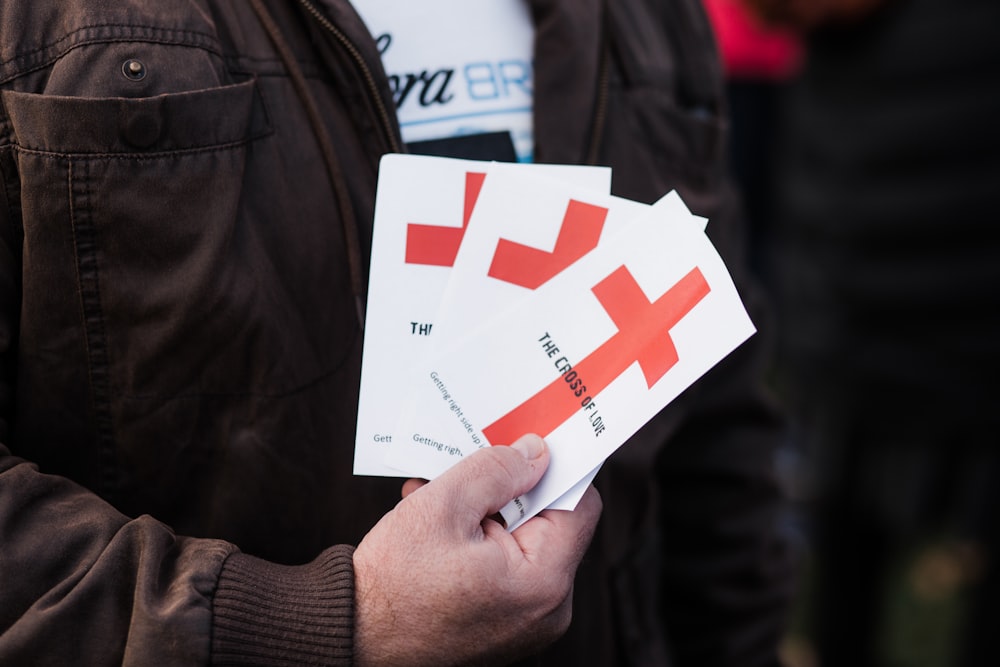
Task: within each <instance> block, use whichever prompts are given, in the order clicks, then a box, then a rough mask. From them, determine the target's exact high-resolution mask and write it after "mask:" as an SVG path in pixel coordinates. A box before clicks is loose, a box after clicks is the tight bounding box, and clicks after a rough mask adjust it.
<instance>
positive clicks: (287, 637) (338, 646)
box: [211, 546, 354, 667]
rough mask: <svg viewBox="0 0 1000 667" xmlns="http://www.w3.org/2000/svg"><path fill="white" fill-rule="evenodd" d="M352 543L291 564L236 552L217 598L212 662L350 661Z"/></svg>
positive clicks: (228, 562)
mask: <svg viewBox="0 0 1000 667" xmlns="http://www.w3.org/2000/svg"><path fill="white" fill-rule="evenodd" d="M353 554H354V547H350V546H336V547H333V548H331V549H328V550H326V551H324V552H323V553H322V554H321V555H320V556H319V557H318V558H317V559H316V560H314V561H313V562H311V563H308V564H306V565H298V566H294V567H290V566H286V565H275V564H274V563H270V562H268V561H265V560H261V559H259V558H254V557H253V556H248V555H246V554H242V553H239V552H237V553H234V554H232V555H231V556H229V558H227V559H226V562H225V563H224V564H223V566H222V572H221V574H220V575H219V585H218V588H217V589H216V592H215V598H214V601H213V604H212V625H213V627H212V658H211V664H213V665H255V666H258V667H265V666H266V667H277V666H282V667H283V666H285V665H287V666H289V667H291V666H292V665H295V666H298V665H350V664H351V663H352V661H353V658H354V561H353V558H352V556H353Z"/></svg>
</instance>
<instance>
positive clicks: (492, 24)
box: [353, 0, 534, 162]
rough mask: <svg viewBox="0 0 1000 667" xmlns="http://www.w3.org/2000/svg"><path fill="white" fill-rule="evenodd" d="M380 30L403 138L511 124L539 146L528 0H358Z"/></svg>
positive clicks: (518, 138) (522, 138)
mask: <svg viewBox="0 0 1000 667" xmlns="http://www.w3.org/2000/svg"><path fill="white" fill-rule="evenodd" d="M353 4H354V6H355V9H357V11H358V13H359V14H360V15H361V17H362V19H364V21H365V24H366V25H367V26H368V29H369V30H370V31H371V33H372V35H374V36H375V38H376V40H377V42H378V46H379V50H380V52H381V54H382V63H383V66H384V67H385V70H386V73H387V74H388V75H389V84H390V86H391V87H392V89H393V94H394V97H395V101H396V107H397V113H398V115H399V122H400V125H401V128H402V132H403V141H405V142H407V143H410V142H414V141H423V140H428V139H442V138H448V137H456V136H461V135H469V134H480V133H485V132H496V131H503V130H506V131H509V132H510V134H511V138H512V140H513V143H514V149H515V151H516V153H517V156H518V160H519V161H521V162H530V161H531V159H532V153H533V149H534V138H533V134H532V122H531V105H532V93H533V72H532V62H531V60H532V43H533V39H534V32H533V30H534V29H533V26H532V24H531V16H530V15H529V13H528V7H527V5H526V3H525V2H524V0H354V2H353Z"/></svg>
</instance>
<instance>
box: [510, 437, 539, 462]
mask: <svg viewBox="0 0 1000 667" xmlns="http://www.w3.org/2000/svg"><path fill="white" fill-rule="evenodd" d="M511 447H512V448H514V449H516V450H517V451H519V452H521V456H523V457H524V458H526V459H528V460H529V461H530V460H531V459H537V458H538V457H539V456H541V455H542V451H543V450H544V449H545V443H544V442H542V439H541V438H539V437H538V436H537V435H534V434H528V435H525V436H522V437H521V438H518V439H517V440H515V441H514V442H513V443H511Z"/></svg>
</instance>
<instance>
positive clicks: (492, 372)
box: [392, 197, 755, 530]
mask: <svg viewBox="0 0 1000 667" xmlns="http://www.w3.org/2000/svg"><path fill="white" fill-rule="evenodd" d="M488 213H489V212H488V210H487V209H485V208H484V209H482V210H481V211H477V215H487V214H488ZM497 224H503V223H502V222H497ZM451 307H452V308H455V307H459V308H460V307H462V304H456V303H453V304H451ZM754 331H755V329H754V327H753V324H752V323H751V322H750V319H749V317H748V316H747V314H746V311H745V309H744V307H743V304H742V301H741V300H740V297H739V295H738V293H737V292H736V288H735V286H734V285H733V283H732V279H731V277H730V276H729V273H728V270H727V269H726V267H725V265H724V263H723V261H722V259H721V258H720V257H719V255H718V253H717V252H716V251H715V248H714V247H713V246H712V244H711V242H710V241H709V239H708V238H707V237H706V236H705V234H704V232H703V231H702V230H701V229H700V225H698V224H692V222H691V216H690V215H689V214H687V212H686V209H684V208H683V206H680V207H678V206H677V200H676V197H665V198H664V199H663V200H661V201H660V202H658V203H657V204H656V205H654V206H653V207H651V208H649V209H648V210H647V211H646V212H644V213H642V214H640V215H639V217H638V218H637V219H636V220H635V221H634V222H633V223H632V224H631V225H629V227H628V229H627V230H625V232H624V233H621V234H617V235H615V236H614V237H612V238H610V239H608V241H607V242H606V243H603V242H602V243H601V244H600V245H599V246H598V247H597V248H596V249H594V250H593V251H591V252H590V253H588V254H586V255H585V256H584V257H583V258H582V259H580V260H578V261H577V262H575V263H574V264H573V265H572V266H570V267H569V268H567V269H566V270H565V271H563V272H562V273H559V274H558V275H557V276H555V277H554V278H552V279H551V280H549V281H548V282H546V283H545V284H544V285H542V286H541V287H539V288H538V289H537V290H535V291H534V292H533V293H532V294H531V295H530V296H529V297H528V298H525V299H522V300H520V301H518V303H517V304H516V305H515V306H513V307H512V308H511V309H508V310H507V311H504V312H501V313H497V314H496V316H495V317H494V318H493V319H492V321H491V323H490V325H489V326H485V327H480V328H478V329H477V330H476V331H475V333H474V334H472V335H470V336H467V337H465V338H463V339H461V341H457V342H455V343H454V344H452V345H450V346H449V347H448V348H447V349H445V350H440V351H439V354H437V355H436V356H435V357H434V360H433V362H432V363H430V364H428V365H426V366H425V367H424V368H423V370H422V377H420V378H418V379H417V380H416V382H417V383H418V384H417V385H416V386H417V389H418V390H420V393H419V398H418V402H417V406H416V408H415V409H414V410H413V411H412V412H410V413H409V415H408V417H409V422H408V428H406V429H405V430H404V431H403V432H404V433H406V434H407V435H406V437H405V438H403V439H401V441H399V442H396V443H395V444H394V445H393V446H392V449H393V450H394V455H395V454H396V452H395V450H399V452H398V454H399V456H401V457H409V458H412V459H414V460H413V461H411V462H408V464H409V463H413V464H414V465H416V464H417V463H416V460H417V459H419V460H420V465H425V466H427V468H426V469H425V470H424V472H426V473H427V474H426V475H424V476H427V477H433V476H435V475H436V474H437V473H439V472H441V471H442V470H443V469H445V468H446V467H448V466H450V465H451V464H453V463H454V462H455V461H457V460H459V459H460V458H461V457H462V456H464V455H466V454H467V453H468V452H470V451H473V450H474V449H476V448H478V447H482V446H487V445H497V444H509V443H510V442H511V441H513V440H514V439H515V438H517V437H519V436H520V435H521V434H523V433H526V432H534V433H538V434H539V435H541V436H543V437H544V438H545V439H546V441H547V442H548V444H549V447H550V449H551V453H552V461H551V464H550V467H549V469H548V471H547V472H546V474H545V476H544V477H543V478H542V481H541V482H540V483H539V485H538V486H536V487H535V488H534V489H533V490H532V491H530V492H529V493H527V494H525V495H523V496H521V497H520V498H517V499H515V500H514V501H513V502H512V503H510V504H509V505H508V506H507V507H505V508H504V509H503V512H502V513H503V515H504V518H505V519H506V521H507V524H508V528H509V529H511V530H513V529H514V528H516V527H517V526H518V525H520V523H522V522H523V521H525V520H527V519H528V518H530V517H531V516H534V515H535V514H537V513H538V512H539V511H541V510H542V509H545V508H546V507H549V506H551V504H552V503H553V502H554V501H556V500H557V499H559V498H560V497H561V496H563V494H565V493H566V491H567V490H568V489H570V488H571V487H573V486H574V485H576V484H578V483H579V481H580V480H581V479H583V478H584V477H585V476H586V475H588V474H589V473H590V472H591V471H593V470H594V469H595V468H596V467H597V466H599V465H600V464H601V463H602V462H603V461H604V459H605V458H607V456H609V455H610V454H611V453H612V452H613V451H614V450H615V449H617V448H618V447H619V446H620V445H621V444H622V443H624V442H625V441H626V440H627V439H628V438H629V437H630V436H631V435H632V434H633V433H635V431H637V430H638V429H639V428H640V427H641V426H642V425H643V424H644V423H645V422H646V421H647V420H648V419H650V418H651V417H653V416H654V415H655V414H656V413H657V412H659V411H660V410H661V409H662V408H663V407H664V406H665V405H667V404H668V403H669V402H670V401H671V400H673V399H674V398H675V397H676V396H677V395H678V394H680V393H681V392H682V391H683V390H684V389H685V388H687V387H688V386H689V385H690V384H691V383H693V382H694V381H695V380H697V379H698V378H699V377H700V376H701V375H703V374H704V373H705V372H706V371H707V370H708V369H709V368H711V367H712V366H713V365H715V364H716V363H717V362H718V361H719V360H721V359H722V358H723V357H725V356H726V355H727V354H729V353H730V352H731V351H732V350H733V349H735V348H736V347H737V346H738V345H740V344H741V343H742V342H743V341H744V340H746V338H748V337H749V336H750V335H752V334H753V332H754ZM420 383H422V385H423V387H422V389H421V387H420ZM418 453H419V454H418ZM428 456H430V457H431V458H428Z"/></svg>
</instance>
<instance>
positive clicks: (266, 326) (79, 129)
mask: <svg viewBox="0 0 1000 667" xmlns="http://www.w3.org/2000/svg"><path fill="white" fill-rule="evenodd" d="M265 4H266V5H267V6H268V8H269V13H270V15H271V16H273V18H274V20H275V22H276V24H277V26H276V28H277V30H272V31H270V33H269V31H268V30H266V29H265V27H264V26H263V24H262V22H261V20H260V19H259V17H258V16H257V15H256V13H255V12H254V11H253V10H252V9H251V5H250V3H248V2H245V1H243V0H155V1H154V0H122V1H121V2H116V3H107V2H103V1H101V0H10V1H6V2H3V3H2V4H0V179H2V180H0V442H2V443H3V445H0V664H3V665H8V664H9V665H22V664H33V665H35V664H53V665H63V664H95V665H98V664H120V663H121V664H135V665H174V664H176V665H190V664H208V663H213V664H215V663H219V664H221V663H226V664H238V663H243V662H246V663H251V664H297V663H301V664H307V663H309V664H311V663H312V662H320V661H329V662H335V663H338V664H349V663H350V662H351V645H352V630H353V572H352V569H351V547H349V546H331V545H350V544H355V543H357V541H358V540H359V539H360V538H361V537H362V536H363V535H364V533H365V532H366V531H367V529H368V528H369V527H370V526H371V525H372V524H373V523H374V522H375V521H376V520H377V519H378V518H379V517H380V516H381V515H382V514H383V513H384V512H386V511H387V510H388V509H389V508H391V507H392V505H393V504H394V503H395V502H396V500H397V499H398V497H399V495H398V494H399V482H398V480H383V479H372V478H355V477H353V476H352V474H351V459H352V455H353V435H354V424H355V415H356V409H357V391H358V376H359V361H360V351H361V342H362V334H361V330H360V327H359V325H358V314H357V308H356V305H357V301H358V299H359V298H360V299H363V291H364V285H363V282H364V281H363V277H364V276H366V275H367V259H366V258H367V256H368V251H369V243H370V236H371V228H370V225H371V219H372V204H373V196H374V190H375V179H376V167H377V162H378V158H379V156H380V155H382V154H383V153H385V152H387V151H400V150H404V148H403V147H402V146H401V144H400V139H399V134H398V127H397V122H396V120H395V114H394V112H393V108H394V107H393V102H392V97H391V94H390V92H389V89H388V86H387V84H386V79H385V75H384V73H383V72H382V69H381V66H380V63H379V58H378V53H377V51H376V48H375V44H374V43H373V41H372V39H371V37H370V35H369V34H368V33H367V31H366V30H365V28H364V26H363V24H362V23H361V22H360V21H359V19H358V18H357V16H356V15H355V14H354V12H353V10H352V9H351V7H350V6H349V4H348V3H347V2H344V1H343V0H268V1H267V2H266V3H265ZM531 7H532V12H533V15H534V19H535V22H536V27H537V40H536V57H535V67H536V71H535V90H536V94H535V105H536V109H535V131H536V142H537V143H536V159H537V160H538V161H545V162H597V163H602V164H609V165H612V166H613V167H614V170H615V171H614V177H615V190H616V193H617V194H620V195H623V196H626V197H631V198H636V199H642V200H646V201H652V200H653V199H655V198H657V197H659V196H660V195H662V194H663V193H665V192H667V191H668V190H670V189H671V188H675V187H676V188H678V189H679V190H680V191H681V193H682V195H683V196H684V197H685V199H686V201H687V202H688V204H689V205H690V206H691V207H692V208H693V209H695V210H696V211H697V212H698V213H700V214H702V215H706V216H708V217H710V218H711V219H712V222H711V223H710V225H709V229H710V233H711V234H712V236H713V238H714V240H715V242H716V243H717V244H718V245H719V246H720V247H721V248H722V249H723V251H724V252H726V253H728V255H729V259H730V262H731V263H733V264H734V265H735V266H736V268H737V271H738V270H739V269H738V264H739V262H738V261H737V248H738V244H737V242H738V238H737V237H738V226H737V225H738V221H737V219H736V217H735V209H734V207H733V200H732V198H731V197H730V196H729V193H728V192H727V191H726V183H725V179H724V178H723V169H724V166H723V165H722V160H721V155H722V140H723V133H722V121H721V118H720V107H721V103H720V99H719V73H718V69H717V67H716V64H715V61H714V58H713V56H712V51H711V40H710V36H709V34H708V27H707V24H706V23H705V22H704V20H703V18H702V16H701V14H700V9H699V8H698V6H697V3H694V2H688V1H674V2H653V1H651V0H649V1H645V0H635V1H629V2H622V1H618V2H610V3H603V2H601V1H600V0H531ZM276 35H278V36H280V37H281V39H282V40H284V41H285V42H286V43H287V44H288V45H289V46H290V49H291V52H292V54H293V55H292V57H291V58H285V59H283V58H282V57H280V54H279V51H278V50H276V48H275V41H274V39H275V36H276ZM136 63H137V64H136ZM292 75H301V79H300V81H301V82H303V84H304V85H302V86H298V87H297V86H296V78H295V77H294V76H292ZM310 105H311V106H312V107H313V111H314V112H315V113H314V114H313V115H312V120H310V113H309V108H310ZM747 296H748V297H750V301H751V308H752V310H753V309H754V308H755V304H754V301H753V298H752V295H751V293H750V292H747ZM757 319H758V324H759V325H761V324H765V323H764V322H761V321H760V318H759V317H758V318H757ZM762 343H763V337H760V336H758V337H756V338H755V339H754V340H752V341H751V343H749V344H748V345H746V346H744V348H742V349H741V350H740V351H739V352H737V353H736V354H734V355H733V356H732V357H731V358H730V359H728V360H727V361H726V362H725V363H724V364H723V366H721V367H720V368H718V369H717V370H715V371H713V372H712V373H710V374H709V376H708V377H707V378H706V379H705V380H704V381H702V382H701V383H700V384H699V385H698V387H697V388H694V389H693V390H691V391H689V392H687V393H686V394H685V395H684V396H682V397H681V399H679V400H678V401H677V402H676V404H675V406H673V407H671V408H670V409H668V410H667V411H666V412H665V413H664V414H663V415H662V416H661V417H660V418H659V419H657V420H656V421H655V422H654V423H653V424H651V425H650V427H648V428H647V429H645V430H644V431H643V432H642V433H641V434H640V435H639V436H637V437H636V438H635V439H634V440H633V441H632V442H630V443H629V444H627V445H626V446H625V447H624V448H623V449H622V450H621V452H620V453H619V454H618V455H616V456H615V457H614V459H613V460H612V461H611V462H609V464H608V465H607V466H606V468H605V470H604V472H602V475H601V480H600V486H601V487H602V493H603V495H604V500H605V506H606V510H605V516H604V519H603V521H602V527H601V529H600V531H599V534H598V536H597V537H596V539H595V542H594V545H593V548H592V552H591V553H592V555H591V556H590V557H589V558H588V559H587V560H586V562H585V563H584V565H583V567H582V569H581V573H580V577H579V579H578V585H577V593H576V595H577V608H576V612H575V619H576V620H575V623H574V626H573V628H571V630H570V632H569V634H568V635H567V637H566V638H565V639H564V640H562V641H561V642H560V643H558V644H557V645H556V646H555V647H553V649H552V650H551V656H552V659H553V660H554V661H556V662H555V664H571V661H574V660H575V661H576V663H575V664H607V665H615V664H630V663H634V664H665V661H666V659H667V658H666V656H667V651H668V646H669V651H672V652H673V653H674V655H675V656H676V657H677V658H678V663H680V664H687V660H688V659H690V664H697V665H714V664H739V665H742V666H750V665H757V664H771V663H773V661H774V649H775V643H776V640H777V637H778V634H779V632H780V629H781V621H782V617H783V612H784V604H785V601H786V597H787V596H786V578H785V577H786V573H787V570H786V559H785V552H784V551H783V549H782V548H781V545H782V541H781V539H780V534H779V533H778V531H777V517H778V515H777V509H778V507H779V503H778V498H779V496H778V493H777V490H776V485H775V482H774V479H773V474H772V471H771V466H772V460H771V457H772V455H773V449H774V443H775V437H774V435H775V422H774V419H773V414H772V413H771V411H770V408H769V407H768V406H767V404H766V402H764V401H763V400H762V398H761V396H760V395H759V393H758V387H757V375H758V372H759V358H760V350H761V345H762ZM5 447H6V449H5ZM8 451H9V454H8ZM26 461H31V462H32V463H27V462H26ZM181 536H184V537H181ZM661 566H662V567H661Z"/></svg>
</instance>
